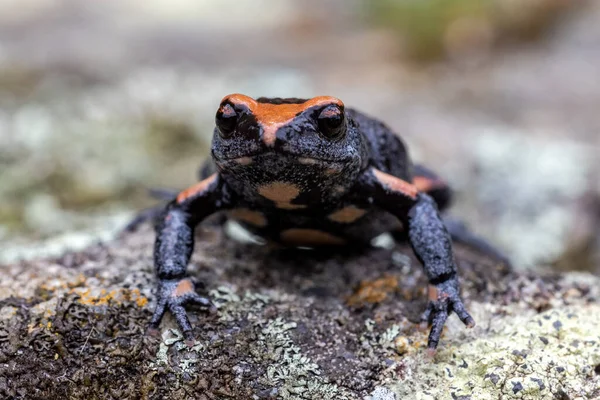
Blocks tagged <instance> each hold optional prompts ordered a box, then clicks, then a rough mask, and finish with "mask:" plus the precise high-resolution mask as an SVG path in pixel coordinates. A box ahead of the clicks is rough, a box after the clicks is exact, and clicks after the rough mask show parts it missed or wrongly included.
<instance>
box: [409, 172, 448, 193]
mask: <svg viewBox="0 0 600 400" xmlns="http://www.w3.org/2000/svg"><path fill="white" fill-rule="evenodd" d="M413 185H415V186H416V187H417V189H418V190H419V192H429V191H431V190H435V189H440V188H445V187H446V186H447V184H446V182H444V181H443V180H441V179H438V178H427V177H426V176H415V177H414V178H413Z"/></svg>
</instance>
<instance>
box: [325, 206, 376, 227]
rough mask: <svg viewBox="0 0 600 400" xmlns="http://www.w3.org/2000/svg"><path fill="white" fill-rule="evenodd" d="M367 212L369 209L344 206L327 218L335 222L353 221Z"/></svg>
mask: <svg viewBox="0 0 600 400" xmlns="http://www.w3.org/2000/svg"><path fill="white" fill-rule="evenodd" d="M366 213H367V210H363V209H362V208H358V207H355V206H347V207H344V208H342V209H341V210H337V211H335V212H333V213H331V214H329V216H328V217H327V218H329V219H330V220H331V221H334V222H340V223H346V224H348V223H351V222H354V221H356V220H357V219H359V218H360V217H362V216H363V215H365V214H366Z"/></svg>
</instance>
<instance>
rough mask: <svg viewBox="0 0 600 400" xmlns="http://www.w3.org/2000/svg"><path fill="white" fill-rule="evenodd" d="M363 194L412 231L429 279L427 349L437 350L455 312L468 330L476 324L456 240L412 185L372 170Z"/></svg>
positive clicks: (363, 183) (425, 317)
mask: <svg viewBox="0 0 600 400" xmlns="http://www.w3.org/2000/svg"><path fill="white" fill-rule="evenodd" d="M360 186H361V188H360V189H359V190H361V191H364V192H365V193H368V195H370V196H372V198H373V200H374V201H375V204H376V205H378V206H380V207H381V208H383V209H385V210H387V211H389V212H390V213H392V214H394V215H395V216H397V217H398V218H399V219H400V220H401V221H402V223H403V224H404V227H405V229H407V230H408V238H409V241H410V244H411V246H412V248H413V250H414V252H415V254H416V256H417V258H418V259H419V260H420V261H421V263H422V264H423V268H424V270H425V273H426V274H427V277H428V279H429V284H430V287H429V288H430V289H429V303H428V305H427V308H426V310H425V312H424V313H423V316H422V321H423V322H430V323H431V324H432V326H431V331H430V333H429V340H428V343H427V347H428V348H429V349H430V350H431V351H433V350H435V349H436V347H437V345H438V343H439V341H440V337H441V335H442V329H443V328H444V324H445V322H446V319H447V318H448V314H449V313H451V312H452V311H454V312H455V313H456V315H458V317H459V318H460V319H461V321H462V322H463V323H464V324H465V325H467V326H468V327H472V326H474V325H475V321H474V320H473V318H472V317H471V315H469V313H468V312H467V310H466V308H465V305H464V304H463V301H462V299H461V298H460V288H459V283H458V275H457V271H456V262H455V260H454V255H453V253H452V240H451V238H450V235H449V234H448V231H447V230H446V226H445V225H444V223H443V221H442V219H441V218H440V216H439V213H438V210H437V207H436V205H435V202H434V201H433V199H431V197H429V196H428V195H427V194H425V193H419V192H418V191H417V189H416V187H415V186H413V185H412V184H410V183H408V182H406V181H404V180H402V179H400V178H398V177H395V176H392V175H389V174H387V173H384V172H381V171H379V170H377V169H374V168H371V169H370V170H368V171H367V172H366V173H365V174H364V175H363V177H362V179H361V180H360Z"/></svg>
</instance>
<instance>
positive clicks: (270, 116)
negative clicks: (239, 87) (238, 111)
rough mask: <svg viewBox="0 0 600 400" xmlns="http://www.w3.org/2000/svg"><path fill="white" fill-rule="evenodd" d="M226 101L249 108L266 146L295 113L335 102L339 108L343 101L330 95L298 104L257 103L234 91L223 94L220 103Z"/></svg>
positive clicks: (272, 142)
mask: <svg viewBox="0 0 600 400" xmlns="http://www.w3.org/2000/svg"><path fill="white" fill-rule="evenodd" d="M226 101H227V102H231V103H233V104H237V105H243V106H246V107H247V108H248V109H249V110H250V112H251V113H252V115H254V117H255V118H256V121H257V122H258V124H259V125H260V126H261V127H262V129H263V142H264V143H265V144H266V145H267V146H272V145H273V144H274V143H275V138H276V136H275V135H276V133H277V130H278V129H279V128H281V127H282V126H284V125H287V124H288V123H290V122H291V121H292V120H293V119H294V117H296V115H297V114H299V113H301V112H303V111H305V110H308V109H309V108H311V107H317V106H325V105H329V104H335V105H337V106H339V107H341V108H343V107H344V103H342V101H341V100H340V99H337V98H335V97H331V96H319V97H314V98H312V99H309V100H307V101H305V102H304V103H300V104H289V103H284V104H270V103H259V102H257V101H256V100H254V99H253V98H251V97H248V96H245V95H243V94H237V93H236V94H230V95H229V96H225V97H224V98H223V100H222V101H221V103H223V102H226Z"/></svg>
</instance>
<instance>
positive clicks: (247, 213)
mask: <svg viewBox="0 0 600 400" xmlns="http://www.w3.org/2000/svg"><path fill="white" fill-rule="evenodd" d="M229 216H230V217H231V218H233V219H236V220H239V221H242V222H246V223H248V224H250V225H254V226H259V227H264V226H267V219H266V218H265V216H264V214H263V213H261V212H258V211H254V210H250V209H248V208H236V209H235V210H231V211H230V212H229Z"/></svg>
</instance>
